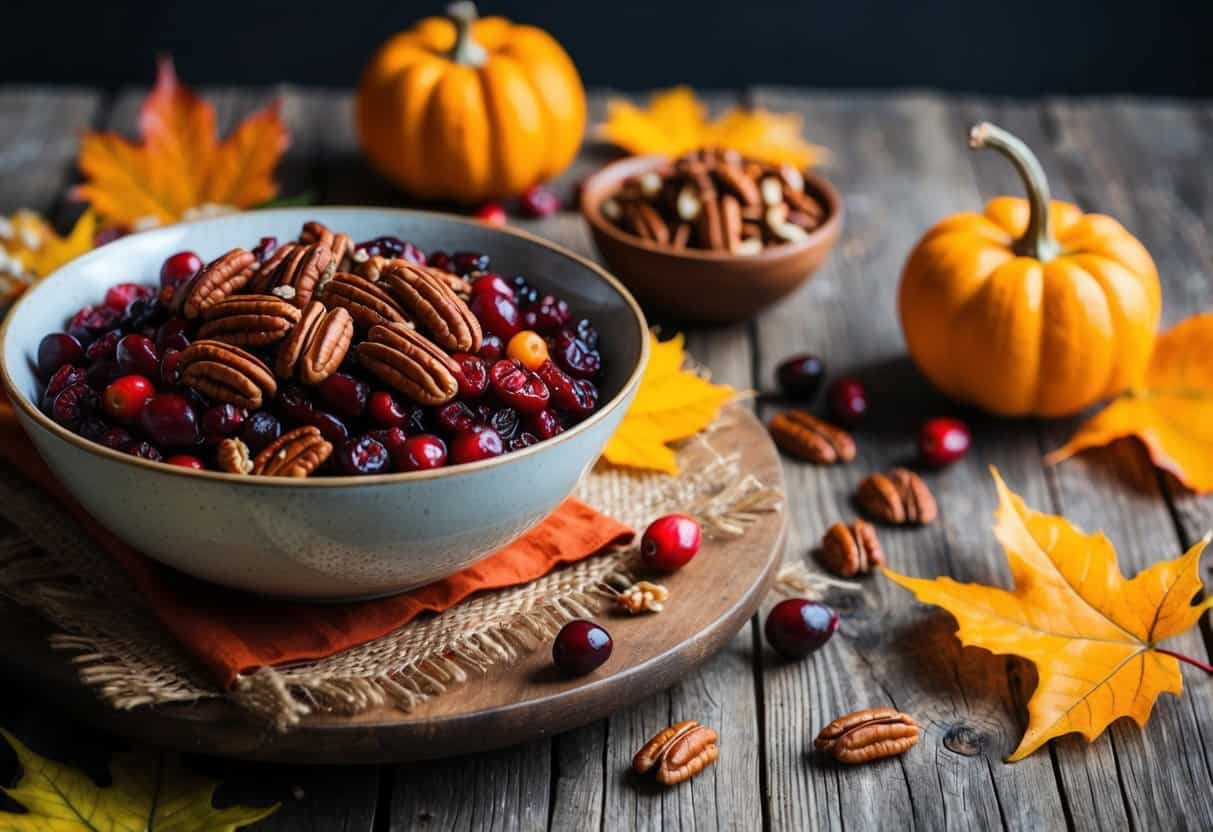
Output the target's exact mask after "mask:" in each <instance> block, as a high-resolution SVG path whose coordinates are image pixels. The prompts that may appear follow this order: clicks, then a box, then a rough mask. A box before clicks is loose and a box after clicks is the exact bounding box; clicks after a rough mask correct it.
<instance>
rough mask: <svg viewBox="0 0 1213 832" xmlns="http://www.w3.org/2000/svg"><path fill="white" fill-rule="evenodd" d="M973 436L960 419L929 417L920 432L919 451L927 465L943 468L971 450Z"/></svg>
mask: <svg viewBox="0 0 1213 832" xmlns="http://www.w3.org/2000/svg"><path fill="white" fill-rule="evenodd" d="M971 438H972V437H971V436H970V435H969V428H968V426H967V425H966V424H965V423H964V422H962V421H960V420H959V419H947V418H938V419H928V420H927V421H926V422H925V423H923V426H922V429H921V430H920V431H919V432H918V452H919V454H921V456H922V461H923V462H925V463H926V464H927V465H930V466H932V467H934V468H942V467H943V466H945V465H950V464H952V463H953V462H955V461H956V460H958V459H960V458H961V457H963V456H964V455H965V454H967V453H968V452H969V443H970V440H971Z"/></svg>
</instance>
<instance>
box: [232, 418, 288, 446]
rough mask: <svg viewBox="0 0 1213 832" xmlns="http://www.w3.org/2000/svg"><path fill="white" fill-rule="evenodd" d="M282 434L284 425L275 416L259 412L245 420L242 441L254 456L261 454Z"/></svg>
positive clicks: (241, 434) (241, 431)
mask: <svg viewBox="0 0 1213 832" xmlns="http://www.w3.org/2000/svg"><path fill="white" fill-rule="evenodd" d="M281 434H282V425H281V424H279V422H278V420H277V419H276V418H275V417H274V414H272V413H269V412H267V411H265V410H258V411H257V412H256V413H253V414H252V415H251V416H249V417H248V419H246V420H245V422H244V425H243V426H242V427H241V428H240V439H241V440H242V441H243V442H244V444H245V445H247V446H248V449H249V451H251V452H252V453H253V454H257V453H260V452H261V450H262V449H264V448H265V446H266V445H268V444H270V443H271V442H273V441H274V440H275V439H277V438H278V437H279V436H280V435H281Z"/></svg>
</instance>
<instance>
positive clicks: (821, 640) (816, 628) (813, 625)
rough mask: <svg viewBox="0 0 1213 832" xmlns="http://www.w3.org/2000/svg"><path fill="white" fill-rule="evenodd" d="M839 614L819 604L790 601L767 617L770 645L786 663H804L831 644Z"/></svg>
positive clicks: (782, 602) (816, 602)
mask: <svg viewBox="0 0 1213 832" xmlns="http://www.w3.org/2000/svg"><path fill="white" fill-rule="evenodd" d="M837 629H838V613H836V612H834V610H832V609H830V608H829V607H827V606H826V605H825V604H822V603H820V602H818V601H809V600H806V599H804V598H788V599H786V600H784V601H780V602H779V603H778V604H776V605H775V606H774V607H772V608H771V611H770V612H769V613H768V614H767V621H766V626H765V627H763V630H764V631H765V633H766V636H767V643H768V644H770V645H771V646H772V647H773V648H775V652H776V653H778V654H779V655H781V656H783V657H784V658H785V659H803V658H804V657H805V656H807V655H809V654H810V653H813V652H816V651H817V650H818V649H819V648H820V647H821V646H822V645H823V644H825V643H826V642H827V641H829V640H830V636H832V635H834V631H835V630H837Z"/></svg>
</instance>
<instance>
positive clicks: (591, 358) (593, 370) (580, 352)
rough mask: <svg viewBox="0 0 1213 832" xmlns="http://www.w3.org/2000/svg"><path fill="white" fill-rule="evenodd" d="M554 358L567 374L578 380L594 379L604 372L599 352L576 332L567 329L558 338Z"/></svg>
mask: <svg viewBox="0 0 1213 832" xmlns="http://www.w3.org/2000/svg"><path fill="white" fill-rule="evenodd" d="M552 357H553V358H555V360H556V363H558V364H559V365H560V366H561V367H562V368H564V370H565V372H567V373H570V374H571V375H574V376H576V377H577V378H593V377H594V376H596V375H598V373H599V371H600V370H602V356H601V355H600V354H599V353H598V350H597V349H595V348H593V347H591V346H590V345H589V344H588V343H587V342H586V341H585V340H583V339H582V338H581V337H580V336H578V335H577V333H576V332H571V331H569V330H567V329H563V330H561V331H560V333H559V334H558V335H557V336H556V346H555V349H554V350H553V351H552Z"/></svg>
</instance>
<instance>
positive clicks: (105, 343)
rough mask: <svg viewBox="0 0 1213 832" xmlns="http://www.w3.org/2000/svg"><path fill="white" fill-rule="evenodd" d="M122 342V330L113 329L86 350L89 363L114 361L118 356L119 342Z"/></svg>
mask: <svg viewBox="0 0 1213 832" xmlns="http://www.w3.org/2000/svg"><path fill="white" fill-rule="evenodd" d="M121 340H122V330H120V329H111V330H110V331H109V332H107V333H105V334H104V335H102V336H101V337H100V338H98V339H97V340H96V341H94V342H93V343H91V344H89V345H88V348H87V349H85V350H84V357H85V359H87V360H88V361H90V362H92V361H113V360H114V359H115V358H116V357H117V355H118V342H119V341H121Z"/></svg>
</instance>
